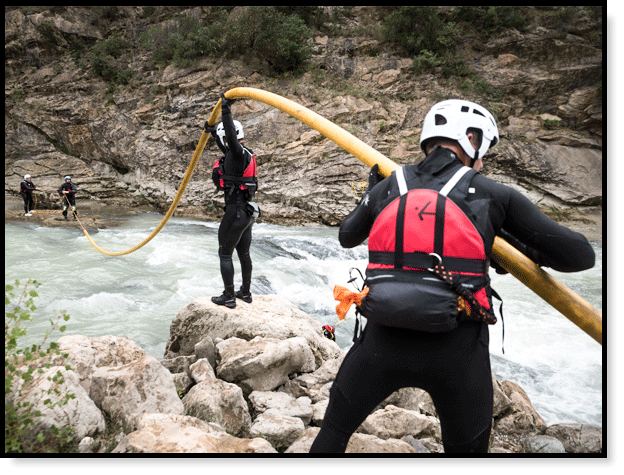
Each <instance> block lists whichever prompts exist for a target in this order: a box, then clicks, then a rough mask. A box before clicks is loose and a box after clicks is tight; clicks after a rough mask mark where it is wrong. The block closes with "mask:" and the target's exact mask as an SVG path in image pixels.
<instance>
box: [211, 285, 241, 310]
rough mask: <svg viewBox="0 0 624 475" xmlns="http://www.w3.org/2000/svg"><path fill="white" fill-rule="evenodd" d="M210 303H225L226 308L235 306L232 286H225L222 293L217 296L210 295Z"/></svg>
mask: <svg viewBox="0 0 624 475" xmlns="http://www.w3.org/2000/svg"><path fill="white" fill-rule="evenodd" d="M212 303H215V304H217V305H225V306H226V307H227V308H234V307H236V295H235V294H234V286H231V287H229V286H228V287H226V288H225V290H224V291H223V293H222V294H221V295H220V296H218V297H212Z"/></svg>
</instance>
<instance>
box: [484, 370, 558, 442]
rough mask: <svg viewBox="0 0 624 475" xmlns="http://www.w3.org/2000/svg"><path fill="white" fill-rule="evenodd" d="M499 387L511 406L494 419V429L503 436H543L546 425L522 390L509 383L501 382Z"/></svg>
mask: <svg viewBox="0 0 624 475" xmlns="http://www.w3.org/2000/svg"><path fill="white" fill-rule="evenodd" d="M501 386H502V388H503V390H504V392H505V394H506V395H507V397H508V398H509V399H510V401H511V404H510V406H509V409H508V410H507V413H505V415H503V416H502V417H501V418H499V419H495V422H494V428H495V429H496V430H497V431H499V432H502V433H505V434H543V433H544V431H545V430H546V423H545V422H544V420H543V419H542V418H541V417H540V415H539V414H538V413H537V411H536V410H535V409H534V408H533V406H532V405H531V400H530V399H529V396H527V394H526V393H525V392H524V390H523V389H522V388H521V387H520V386H518V385H517V384H516V383H513V382H511V381H503V382H502V383H501Z"/></svg>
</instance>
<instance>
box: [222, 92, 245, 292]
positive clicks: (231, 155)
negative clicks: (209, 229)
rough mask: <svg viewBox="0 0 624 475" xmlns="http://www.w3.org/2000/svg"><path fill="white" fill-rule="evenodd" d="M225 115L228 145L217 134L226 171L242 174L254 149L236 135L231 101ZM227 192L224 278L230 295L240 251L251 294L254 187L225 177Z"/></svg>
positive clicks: (223, 235) (223, 225) (224, 221)
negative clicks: (251, 209)
mask: <svg viewBox="0 0 624 475" xmlns="http://www.w3.org/2000/svg"><path fill="white" fill-rule="evenodd" d="M221 116H222V120H223V128H224V130H225V138H226V141H227V148H226V147H224V146H223V145H222V144H221V142H220V140H219V139H218V138H217V137H216V134H214V132H213V135H214V136H215V139H216V142H217V144H218V145H219V148H220V149H221V151H222V152H223V154H224V155H225V160H224V162H223V169H224V170H223V171H224V175H226V176H228V175H229V176H235V177H242V176H243V173H244V171H245V170H246V169H247V167H248V166H249V164H250V163H251V160H252V156H253V152H252V151H251V150H249V149H248V148H246V147H243V146H242V145H241V144H240V142H239V141H238V139H237V138H236V129H235V127H234V122H233V119H232V112H231V110H230V104H229V103H228V102H226V101H224V103H223V105H222V108H221ZM224 188H225V189H224V192H225V208H224V209H225V214H224V215H223V219H222V220H221V225H220V226H219V261H220V267H221V277H222V278H223V284H224V286H225V291H226V293H227V294H229V295H233V294H234V264H233V262H232V254H233V253H234V249H236V253H237V254H238V259H239V260H240V263H241V273H242V281H243V282H242V286H241V290H242V292H243V293H245V294H248V293H249V291H250V286H251V272H252V263H251V256H250V254H249V247H250V245H251V228H252V225H253V223H254V221H255V219H254V217H253V215H252V214H250V212H249V209H248V207H247V203H248V202H249V201H252V200H253V191H251V190H250V188H251V187H250V186H246V188H248V189H245V190H243V189H241V186H240V184H239V183H233V182H228V181H227V180H224Z"/></svg>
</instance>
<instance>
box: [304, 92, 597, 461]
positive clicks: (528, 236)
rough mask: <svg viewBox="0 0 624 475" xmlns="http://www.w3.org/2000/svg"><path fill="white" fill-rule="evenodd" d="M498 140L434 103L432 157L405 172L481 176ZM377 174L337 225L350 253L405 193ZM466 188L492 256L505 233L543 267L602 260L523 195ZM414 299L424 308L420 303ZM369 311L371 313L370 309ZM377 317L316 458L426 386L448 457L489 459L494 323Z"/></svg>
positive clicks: (492, 126)
mask: <svg viewBox="0 0 624 475" xmlns="http://www.w3.org/2000/svg"><path fill="white" fill-rule="evenodd" d="M496 142H498V128H497V126H496V123H495V120H494V118H493V117H492V115H491V114H490V113H489V111H487V109H484V108H483V107H481V106H478V105H477V104H474V103H470V102H467V101H460V100H450V101H444V102H442V103H439V104H436V105H435V106H434V107H433V108H432V110H431V111H430V112H429V114H428V115H427V117H426V118H425V122H424V124H423V131H422V135H421V148H422V150H423V152H424V153H425V155H426V158H425V159H424V161H422V162H420V163H418V164H414V165H407V166H405V167H403V171H404V176H405V178H406V182H407V187H408V188H409V185H410V181H413V180H417V176H418V177H420V178H419V180H420V183H422V180H423V179H425V178H426V177H430V179H431V181H432V182H434V181H436V180H437V179H438V178H439V177H440V176H443V175H444V176H451V175H452V174H453V173H454V172H455V171H456V170H458V169H460V168H461V167H464V166H467V167H470V168H472V169H474V170H476V171H478V170H480V169H481V167H482V165H483V162H482V159H481V157H482V156H483V155H484V154H485V152H486V151H487V150H488V148H489V146H490V145H495V144H496ZM376 168H377V166H374V167H373V169H371V173H370V175H369V188H368V191H367V192H366V193H365V195H364V196H363V198H362V200H361V201H360V203H359V204H358V206H357V207H356V208H355V209H354V210H353V211H352V212H351V213H350V214H349V215H348V216H347V217H346V218H345V220H344V221H343V222H342V224H341V226H340V231H339V240H340V244H341V245H342V246H343V247H346V248H352V247H354V246H357V245H359V244H361V243H362V242H364V240H365V239H367V238H368V237H369V234H370V233H371V229H372V228H373V225H374V224H375V221H376V219H377V218H378V217H379V215H380V213H381V212H382V210H383V209H384V208H385V207H386V206H387V205H388V204H389V203H391V202H392V201H394V200H395V199H397V197H399V195H400V191H399V190H398V186H397V183H398V182H397V178H396V172H393V173H392V175H391V176H390V177H388V178H386V179H384V180H383V181H380V180H381V177H380V176H379V175H378V173H377V169H376ZM471 174H472V173H471ZM423 177H425V178H423ZM466 190H468V191H467V193H466V195H465V198H464V199H463V202H462V203H457V204H458V205H461V206H460V207H462V209H463V210H464V211H465V212H466V213H467V215H468V216H470V217H471V220H472V221H473V222H474V224H475V226H476V228H477V229H478V231H479V234H481V236H482V237H483V244H484V246H485V250H486V252H487V256H488V257H489V256H490V254H491V250H492V245H493V242H494V237H495V236H497V235H498V236H501V237H504V238H505V239H507V240H508V241H509V242H510V244H512V245H514V246H515V247H517V248H518V249H519V250H521V251H522V252H523V253H524V254H525V255H527V256H528V257H529V258H531V259H532V260H533V261H534V262H536V263H537V264H538V265H540V266H547V267H551V268H552V269H555V270H557V271H561V272H574V271H581V270H585V269H589V268H591V267H593V265H594V262H595V255H594V251H593V249H592V247H591V245H590V244H589V242H588V241H587V239H586V238H585V237H584V236H583V235H581V234H579V233H577V232H574V231H571V230H569V229H567V228H565V227H563V226H561V225H559V224H557V223H555V222H554V221H553V220H551V219H550V218H548V217H547V216H545V215H544V214H543V213H542V212H541V211H540V210H539V209H538V208H537V207H536V206H535V205H534V204H532V203H531V202H530V201H529V200H528V199H527V198H525V197H524V196H523V195H522V194H520V193H519V192H518V191H516V190H514V189H512V188H509V187H507V186H504V185H502V184H499V183H496V182H494V181H492V180H490V179H488V178H486V177H484V176H483V175H481V174H479V173H476V174H474V175H473V176H472V177H471V178H470V182H469V184H468V187H467V188H466ZM452 197H453V194H452V193H451V194H449V198H452ZM405 228H406V229H408V224H407V223H406V224H405ZM421 238H422V237H421V236H409V232H408V233H407V234H406V237H405V240H406V241H407V240H408V239H421ZM369 249H370V240H369ZM486 265H487V264H486ZM369 266H370V264H369ZM387 267H390V266H387ZM495 269H496V270H497V272H504V271H503V270H502V269H500V268H497V267H495ZM384 272H385V273H387V274H389V275H390V276H392V275H393V273H394V275H395V276H397V280H396V281H393V280H391V281H390V284H388V289H389V291H390V292H391V291H392V286H393V285H394V286H396V288H399V287H398V286H399V285H400V283H399V278H398V276H399V275H401V274H402V275H407V274H409V272H407V271H404V270H403V269H402V268H401V269H400V270H397V271H393V270H392V269H390V270H388V269H385V270H384ZM485 272H486V277H487V270H486V271H485ZM371 274H374V272H373V271H372V270H371V271H370V272H369V269H367V279H370V275H371ZM412 274H421V275H427V276H429V277H428V280H423V281H422V282H429V283H430V285H432V286H433V285H436V276H435V275H434V274H432V273H427V269H422V270H420V272H418V269H416V272H413V273H412ZM394 282H396V283H394ZM488 282H489V279H488ZM369 285H370V283H369ZM440 285H442V286H444V285H445V284H444V283H442V284H440ZM488 286H489V284H488ZM371 289H372V287H371ZM488 291H490V289H489V290H488ZM371 292H372V290H371ZM368 296H370V292H369V295H368ZM368 296H367V297H366V298H368ZM391 298H392V297H391ZM490 298H491V297H490ZM412 302H414V305H416V304H417V303H418V302H417V301H416V299H413V300H412ZM362 306H363V308H366V305H365V304H363V305H362ZM422 311H425V308H424V307H423V310H422ZM458 313H459V311H458ZM363 315H364V316H365V317H366V316H367V315H366V311H364V312H363ZM369 317H373V315H369ZM373 320H375V319H372V318H368V319H367V323H366V327H365V328H364V330H363V332H362V333H361V335H360V336H359V338H355V341H354V344H353V346H352V347H351V348H350V350H349V352H348V353H347V355H346V356H345V359H344V361H343V363H342V365H341V367H340V369H339V371H338V373H337V375H336V379H335V381H334V383H333V385H332V388H331V391H330V399H329V404H328V407H327V411H326V413H325V417H324V420H323V424H322V427H321V430H320V432H319V434H318V436H317V437H316V439H315V441H314V443H313V444H312V447H311V450H310V452H311V453H336V452H337V453H342V452H344V451H345V449H346V447H347V444H348V442H349V439H350V437H351V435H352V434H353V432H354V431H355V430H356V429H357V428H358V427H359V426H360V424H361V423H362V422H363V421H364V419H365V418H366V417H367V416H368V415H369V414H370V413H371V411H373V410H374V409H375V407H377V405H378V404H379V403H381V402H382V401H383V400H384V399H385V398H387V397H388V396H389V395H390V394H392V393H393V392H394V391H396V390H398V389H400V388H403V387H418V388H421V389H424V390H426V391H427V392H428V393H429V394H430V396H431V398H432V400H433V402H434V404H435V408H436V411H437V414H438V416H439V420H440V425H441V430H442V439H443V445H444V451H445V453H487V451H488V444H489V438H490V432H491V423H492V411H493V407H492V406H493V390H492V373H491V368H490V356H489V350H488V345H489V332H488V325H487V323H485V322H480V321H475V320H460V319H459V317H458V323H457V326H456V328H455V329H453V330H451V331H443V332H426V331H417V330H412V329H405V328H398V327H391V326H387V325H382V324H380V323H379V321H378V320H376V321H373Z"/></svg>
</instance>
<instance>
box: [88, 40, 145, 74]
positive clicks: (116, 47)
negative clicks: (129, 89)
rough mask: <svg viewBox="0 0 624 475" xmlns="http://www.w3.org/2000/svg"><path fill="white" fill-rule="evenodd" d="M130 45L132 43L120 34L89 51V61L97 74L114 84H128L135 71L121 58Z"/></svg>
mask: <svg viewBox="0 0 624 475" xmlns="http://www.w3.org/2000/svg"><path fill="white" fill-rule="evenodd" d="M130 47H131V45H130V43H129V42H128V41H127V40H125V39H124V38H122V37H120V36H115V37H112V38H109V39H108V40H106V41H102V42H99V43H97V44H96V45H95V46H94V47H93V48H92V49H91V52H90V53H89V58H90V59H89V63H90V64H91V67H92V68H93V71H94V72H95V74H97V75H98V76H101V77H102V78H103V79H104V80H105V81H108V82H111V83H113V84H128V82H130V80H131V79H132V77H133V76H134V71H133V70H132V69H131V68H128V66H127V64H126V63H125V62H124V61H120V60H119V58H120V57H121V56H122V55H123V54H124V53H125V52H127V51H128V50H129V49H130Z"/></svg>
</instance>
